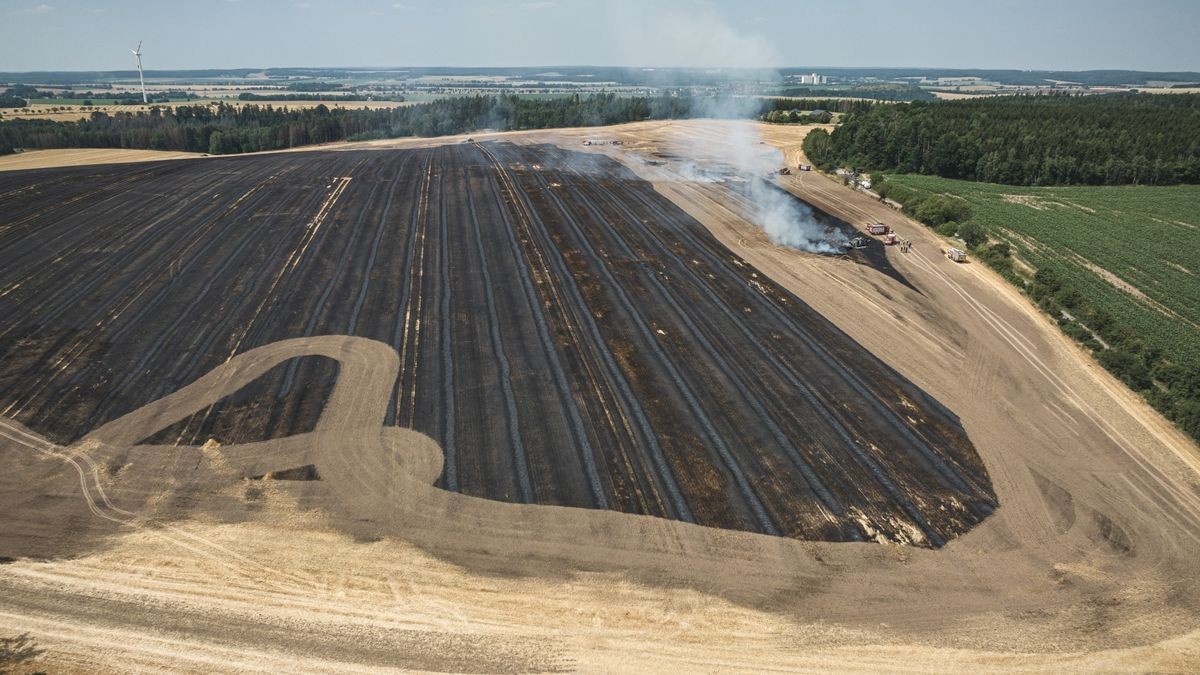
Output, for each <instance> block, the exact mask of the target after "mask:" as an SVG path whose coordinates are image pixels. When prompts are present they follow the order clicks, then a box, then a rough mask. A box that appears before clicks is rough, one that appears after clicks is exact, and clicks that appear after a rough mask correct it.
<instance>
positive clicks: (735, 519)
mask: <svg viewBox="0 0 1200 675" xmlns="http://www.w3.org/2000/svg"><path fill="white" fill-rule="evenodd" d="M0 203H3V205H4V206H3V210H2V211H0V261H2V262H3V266H2V268H0V311H3V312H4V314H5V315H6V316H10V317H13V320H11V321H8V322H6V323H5V324H4V325H3V326H2V327H0V415H4V416H6V417H10V418H13V419H16V420H18V421H20V422H22V423H24V424H26V425H28V426H29V427H31V428H33V429H36V430H38V431H39V432H41V433H43V434H45V435H47V436H48V437H50V438H52V439H54V440H56V441H58V442H63V443H66V442H70V441H73V440H76V439H78V438H80V437H82V436H83V435H85V434H87V433H88V432H89V431H91V430H93V429H95V428H97V427H99V426H100V425H102V424H104V423H105V422H108V421H111V420H113V419H116V418H118V417H120V416H122V415H124V414H126V413H128V412H130V411H132V410H134V409H137V408H139V407H141V406H143V405H145V404H146V403H149V402H151V401H154V400H157V399H159V398H161V397H162V396H164V395H166V394H169V393H170V392H172V391H175V390H177V389H179V388H180V387H182V386H183V385H185V384H187V383H189V382H191V381H193V380H195V379H197V378H198V377H200V376H201V375H203V374H204V373H206V372H208V371H210V370H211V369H213V368H214V367H216V366H219V365H220V364H222V363H225V362H226V361H228V360H229V359H230V358H231V357H233V356H234V355H237V354H240V353H243V352H246V351H247V350H250V349H253V348H255V347H259V346H263V345H268V344H271V343H273V342H276V341H279V340H283V339H287V338H298V337H307V336H317V335H354V336H361V337H367V338H371V339H373V340H376V341H379V342H381V343H384V344H386V345H390V346H391V347H392V348H393V349H395V351H396V352H397V353H398V354H399V358H400V373H399V377H398V379H397V382H396V386H395V388H394V390H393V393H392V397H391V400H390V402H389V404H388V409H387V418H386V423H387V424H389V425H396V426H401V427H409V428H414V429H416V430H418V431H421V432H423V433H425V434H427V435H429V436H430V437H432V438H433V439H435V440H436V441H437V442H438V443H439V444H440V445H441V447H442V450H443V453H444V460H445V463H444V471H443V473H442V475H441V477H440V478H439V479H438V485H439V486H440V487H442V488H444V489H446V490H450V491H455V492H461V493H464V494H468V495H474V496H479V497H485V498H489V499H494V500H499V501H507V502H518V503H537V504H551V505H565V506H575V507H583V508H600V509H611V510H616V511H621V512H626V513H638V514H648V515H654V516H660V517H665V518H670V519H676V520H682V521H687V522H695V523H699V524H703V525H710V526H715V527H722V528H729V529H737V530H745V531H751V532H762V533H767V534H778V535H783V536H787V537H794V538H802V539H823V540H832V541H847V540H863V539H871V538H876V537H880V538H885V539H890V540H893V541H902V542H908V543H913V544H917V545H922V546H934V547H936V546H940V545H942V544H944V543H945V542H946V541H948V540H949V539H950V538H952V537H954V536H955V535H957V534H959V533H962V532H964V531H966V530H967V529H969V528H970V527H972V526H973V525H975V524H977V523H978V522H980V521H981V520H982V519H984V518H985V517H987V516H988V515H989V514H990V513H991V512H992V511H993V510H994V509H995V507H996V504H997V501H996V497H995V495H994V493H993V491H992V487H991V484H990V481H989V479H988V476H987V474H986V472H985V470H984V467H983V464H982V462H981V461H980V459H979V457H978V456H977V455H976V453H975V450H974V448H973V447H972V445H971V443H970V441H969V440H968V439H967V437H966V435H965V433H964V431H963V430H962V428H961V426H960V425H959V422H958V420H957V418H956V417H955V416H954V415H953V414H952V413H950V412H949V411H948V410H947V409H946V408H945V407H943V406H942V405H941V404H939V403H938V402H937V401H935V400H933V399H932V398H931V397H929V396H928V395H926V394H924V393H923V392H922V391H920V390H919V389H918V388H917V387H915V386H914V385H913V384H911V383H910V382H908V381H906V380H905V379H904V378H902V377H901V376H900V375H899V374H897V373H896V372H895V371H893V370H892V369H891V368H889V367H888V366H886V365H885V364H884V363H883V362H881V361H880V360H878V359H877V358H875V357H874V356H872V355H871V354H870V353H869V352H867V351H866V350H864V349H863V348H861V347H860V346H858V345H857V344H856V343H854V342H853V341H852V340H850V339H849V338H848V337H847V336H846V335H844V334H843V333H841V332H840V331H839V330H838V329H836V328H835V327H834V326H833V325H832V324H831V323H829V322H828V321H826V320H824V319H823V318H822V317H821V316H820V315H819V314H817V313H816V312H814V311H813V310H811V309H810V308H808V307H807V306H806V305H805V304H804V303H803V302H802V301H800V300H799V299H798V298H797V297H796V296H794V295H792V294H791V293H789V292H787V291H785V290H784V289H783V288H782V287H780V286H778V285H777V284H775V283H774V282H772V281H771V280H769V279H768V278H766V277H765V276H764V275H761V274H759V273H758V272H757V271H756V270H754V269H753V268H752V267H751V266H749V265H748V264H747V263H745V262H744V261H743V260H741V259H740V258H738V257H737V256H734V255H733V254H731V253H730V252H729V251H728V250H727V249H725V248H724V247H723V246H721V245H720V244H719V243H718V242H717V241H716V240H715V239H714V238H713V237H712V236H711V235H710V234H709V233H708V232H707V231H706V230H705V229H704V228H703V227H702V226H701V225H700V224H699V223H697V222H696V221H694V220H693V219H691V218H690V217H689V216H687V215H686V214H685V213H683V212H682V211H681V210H679V209H678V208H677V207H676V206H674V205H673V204H672V203H671V202H669V201H667V200H666V199H664V198H663V197H661V196H660V195H659V194H658V193H656V192H655V191H654V190H653V188H652V187H651V186H650V184H648V183H646V182H644V181H641V180H638V179H636V178H635V177H634V176H633V175H632V174H631V173H629V172H628V171H627V170H625V169H623V168H622V167H620V166H619V165H617V164H616V163H615V162H613V161H611V160H608V159H604V158H598V157H594V156H588V155H579V154H576V153H571V152H567V151H564V150H561V149H558V148H555V147H552V146H516V145H509V144H483V145H479V144H469V145H458V146H446V147H440V148H432V149H419V150H404V151H343V152H314V153H304V154H296V155H273V156H272V155H267V156H249V157H239V158H222V159H210V160H204V161H196V162H159V163H151V164H143V165H135V166H94V167H85V168H79V169H49V170H37V171H22V172H11V173H8V174H4V175H0ZM336 376H337V368H336V366H335V363H334V362H333V361H331V360H330V359H325V358H321V357H303V358H296V359H291V360H289V361H287V362H286V363H282V364H280V365H279V366H276V367H274V368H272V369H271V370H270V371H268V372H267V373H266V374H264V375H263V376H262V377H260V378H259V379H257V380H256V381H255V382H254V384H253V385H251V386H249V387H247V388H245V389H243V390H241V391H240V392H238V393H237V394H235V395H233V396H230V397H229V398H227V399H225V400H224V401H223V402H221V403H220V404H217V405H215V406H212V407H210V408H208V409H207V410H205V411H203V412H201V413H197V414H196V415H194V416H192V417H191V418H189V419H186V420H184V421H183V422H180V423H179V424H176V425H174V426H172V427H170V428H168V429H166V430H164V431H162V432H160V433H158V434H156V435H155V436H153V437H151V438H147V439H143V442H144V443H154V444H167V445H170V444H180V445H198V444H201V443H204V442H205V440H206V439H210V438H211V439H215V440H217V441H218V442H220V443H225V444H228V443H246V442H251V441H255V440H261V439H266V438H277V437H281V436H285V435H289V434H295V433H300V432H304V431H308V430H311V429H312V428H313V425H314V424H315V422H316V419H317V417H318V415H319V414H320V412H321V410H322V407H323V406H324V403H325V401H326V399H327V397H328V396H329V393H330V391H331V389H332V385H333V382H334V381H335V378H336ZM319 469H320V467H319V466H318V467H317V470H318V471H319Z"/></svg>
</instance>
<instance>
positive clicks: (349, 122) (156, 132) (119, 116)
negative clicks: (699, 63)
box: [0, 94, 693, 154]
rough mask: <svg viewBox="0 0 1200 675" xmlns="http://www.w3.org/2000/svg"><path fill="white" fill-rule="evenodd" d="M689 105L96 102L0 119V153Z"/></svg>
mask: <svg viewBox="0 0 1200 675" xmlns="http://www.w3.org/2000/svg"><path fill="white" fill-rule="evenodd" d="M692 111H693V101H692V99H690V98H687V97H668V96H663V97H618V96H615V95H612V94H595V95H592V96H586V97H581V96H567V97H562V98H548V99H531V98H520V97H516V96H464V97H458V98H446V99H440V100H437V101H431V102H428V103H421V104H417V105H412V106H408V107H396V108H381V109H375V110H370V109H366V108H362V109H351V108H330V107H327V106H324V105H318V106H315V107H312V108H306V109H289V108H279V107H274V106H270V105H266V106H260V105H231V104H227V103H220V104H218V105H216V106H209V105H191V106H178V107H175V108H152V109H151V110H149V111H138V112H117V113H113V114H109V113H105V112H99V111H97V112H93V113H92V115H91V116H90V117H88V118H87V119H84V120H80V121H77V122H61V121H54V120H44V119H13V120H7V121H3V122H0V154H4V153H11V152H14V151H15V150H17V149H30V150H32V149H42V148H137V149H150V150H175V151H186V152H208V153H211V154H233V153H241V152H254V151H259V150H279V149H284V148H292V147H297V146H301V145H310V144H316V143H329V142H333V141H340V140H366V139H374V138H397V137H402V136H442V135H447V134H457V133H465V132H470V131H476V130H479V129H496V130H500V131H507V130H517V129H545V128H553V127H568V126H596V125H606V124H618V123H622V122H632V121H636V120H645V119H675V118H684V117H689V116H691V115H692Z"/></svg>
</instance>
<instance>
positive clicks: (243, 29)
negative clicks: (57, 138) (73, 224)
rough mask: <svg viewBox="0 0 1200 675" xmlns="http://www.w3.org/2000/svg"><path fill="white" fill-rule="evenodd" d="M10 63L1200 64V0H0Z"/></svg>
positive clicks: (85, 66)
mask: <svg viewBox="0 0 1200 675" xmlns="http://www.w3.org/2000/svg"><path fill="white" fill-rule="evenodd" d="M0 26H3V27H4V30H3V36H2V37H0V71H22V70H113V69H128V68H130V67H131V66H132V59H131V57H130V54H129V48H131V47H133V46H135V45H136V44H137V41H138V40H139V39H142V40H145V45H144V47H143V51H144V52H145V66H146V68H147V69H148V70H153V69H159V68H213V67H215V68H231V67H268V66H406V65H412V66H428V65H451V66H485V65H493V66H519V65H629V66H761V65H767V66H789V65H794V66H804V65H812V66H928V67H962V68H1022V69H1061V70H1085V69H1096V68H1128V69H1135V70H1200V0H991V1H988V0H979V1H972V0H956V1H952V0H818V1H817V2H804V1H800V0H711V1H707V2H706V1H702V0H694V1H686V0H642V1H641V2H637V1H636V0H613V1H603V2H602V1H599V0H595V1H590V2H586V1H583V0H527V1H520V0H516V1H512V2H503V1H499V0H463V1H461V2H454V1H451V0H447V1H444V2H434V1H433V0H403V2H386V1H384V0H344V1H340V2H339V1H335V0H307V1H300V0H154V1H139V0H99V1H98V2H79V1H76V0H47V1H46V2H45V3H41V2H37V1H33V0H0Z"/></svg>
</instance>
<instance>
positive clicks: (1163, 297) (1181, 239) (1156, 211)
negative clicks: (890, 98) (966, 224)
mask: <svg viewBox="0 0 1200 675" xmlns="http://www.w3.org/2000/svg"><path fill="white" fill-rule="evenodd" d="M887 180H888V181H889V182H890V183H893V184H896V185H901V186H904V187H906V188H909V189H911V190H914V191H917V192H922V193H935V194H950V195H954V196H958V197H961V198H963V199H965V200H967V201H968V202H969V203H970V204H971V209H972V215H971V219H972V220H974V221H976V222H978V223H979V224H981V225H983V226H984V227H985V228H987V230H988V232H989V234H990V235H991V236H992V237H995V238H998V239H1004V240H1006V241H1008V242H1009V243H1010V244H1012V246H1013V248H1014V249H1015V250H1016V252H1017V254H1018V255H1019V256H1020V258H1022V259H1023V260H1025V261H1027V262H1028V263H1030V264H1031V265H1033V266H1034V267H1036V268H1038V269H1041V268H1043V267H1050V268H1052V269H1053V270H1054V271H1055V272H1056V273H1057V274H1058V276H1059V277H1060V278H1062V279H1063V280H1064V281H1066V282H1067V283H1068V284H1069V285H1070V286H1072V287H1074V288H1075V289H1076V290H1078V291H1079V292H1080V293H1081V294H1083V296H1084V297H1085V298H1087V300H1088V302H1089V303H1090V304H1091V305H1092V306H1095V307H1099V308H1103V309H1104V310H1106V311H1107V312H1108V313H1109V314H1111V315H1112V316H1113V317H1114V319H1116V321H1117V322H1118V323H1120V324H1123V325H1124V326H1126V327H1127V328H1129V329H1131V330H1133V331H1134V332H1135V333H1136V334H1137V335H1138V336H1140V337H1141V338H1142V339H1143V340H1145V342H1146V344H1147V346H1149V347H1151V348H1156V349H1158V350H1161V352H1162V353H1163V354H1165V355H1167V356H1168V357H1169V358H1171V359H1172V360H1174V361H1176V362H1177V363H1180V364H1186V365H1190V366H1193V367H1195V366H1200V186H1196V185H1181V186H1172V187H1139V186H1118V187H1045V188H1040V187H1034V188H1031V187H1016V186H1011V185H996V184H991V183H974V182H968V181H959V180H949V179H945V178H936V177H932V176H918V175H896V176H888V179H887Z"/></svg>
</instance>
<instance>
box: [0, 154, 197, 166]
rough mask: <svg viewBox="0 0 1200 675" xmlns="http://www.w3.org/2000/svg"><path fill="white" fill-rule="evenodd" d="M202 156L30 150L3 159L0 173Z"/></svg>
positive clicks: (0, 159)
mask: <svg viewBox="0 0 1200 675" xmlns="http://www.w3.org/2000/svg"><path fill="white" fill-rule="evenodd" d="M203 156H204V155H202V154H200V153H197V152H170V151H164V150H122V149H120V148H88V149H76V148H67V149H63V150H27V151H25V152H19V153H17V154H15V155H5V156H3V157H0V171H19V170H21V169H50V168H54V167H58V166H83V165H87V164H125V163H127V162H152V161H156V160H160V159H193V158H196V157H203Z"/></svg>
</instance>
